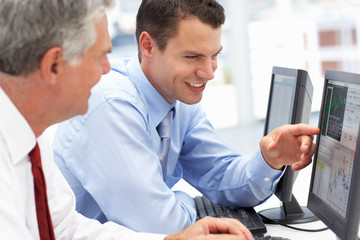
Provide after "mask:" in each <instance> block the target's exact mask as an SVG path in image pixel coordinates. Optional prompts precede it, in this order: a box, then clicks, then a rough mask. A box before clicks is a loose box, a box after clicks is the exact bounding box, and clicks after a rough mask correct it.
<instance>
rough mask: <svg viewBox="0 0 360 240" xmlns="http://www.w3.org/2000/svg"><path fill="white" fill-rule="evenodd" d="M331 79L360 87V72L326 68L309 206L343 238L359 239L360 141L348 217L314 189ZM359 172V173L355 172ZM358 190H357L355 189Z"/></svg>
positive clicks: (355, 157)
mask: <svg viewBox="0 0 360 240" xmlns="http://www.w3.org/2000/svg"><path fill="white" fill-rule="evenodd" d="M329 80H334V81H340V82H344V83H349V84H357V85H359V87H360V74H355V73H348V72H341V71H334V70H326V73H325V79H324V85H323V95H322V102H321V109H320V114H319V122H318V126H319V128H320V133H319V134H318V136H317V139H316V145H317V148H316V151H315V153H314V158H313V168H312V174H311V181H310V188H309V195H308V203H307V205H308V208H309V209H310V210H311V211H312V212H313V213H314V214H315V215H316V216H317V217H318V218H319V219H320V220H321V221H322V222H323V223H324V224H325V225H327V226H328V227H329V228H330V229H331V230H332V231H333V232H334V233H335V234H336V235H337V236H338V237H339V238H340V239H341V240H355V239H358V237H357V236H358V230H359V217H360V214H359V213H360V204H356V202H358V201H359V200H360V174H359V173H360V163H359V158H360V155H359V151H358V150H359V149H360V141H358V142H357V144H356V152H355V156H354V168H353V173H352V182H351V185H350V191H349V193H350V195H349V200H348V201H349V202H348V208H347V210H346V217H345V218H344V217H343V216H341V215H340V214H339V213H337V212H336V211H335V210H333V209H332V208H331V207H330V206H329V205H328V204H326V203H325V202H324V201H322V200H321V199H320V198H319V197H318V196H317V195H315V194H314V193H313V191H312V189H313V187H314V178H315V171H316V163H317V156H318V146H319V141H320V135H321V129H322V128H321V127H322V122H323V118H324V114H323V113H324V110H325V107H326V96H327V95H326V94H327V86H328V83H329ZM359 133H360V128H359V129H358V134H359ZM355 173H357V174H355ZM356 189H357V190H358V191H355V190H356Z"/></svg>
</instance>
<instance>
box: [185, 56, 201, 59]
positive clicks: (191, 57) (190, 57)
mask: <svg viewBox="0 0 360 240" xmlns="http://www.w3.org/2000/svg"><path fill="white" fill-rule="evenodd" d="M197 57H198V56H186V58H189V59H193V58H197Z"/></svg>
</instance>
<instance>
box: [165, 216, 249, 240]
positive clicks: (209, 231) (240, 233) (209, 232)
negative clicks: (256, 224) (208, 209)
mask: <svg viewBox="0 0 360 240" xmlns="http://www.w3.org/2000/svg"><path fill="white" fill-rule="evenodd" d="M183 239H184V240H185V239H186V240H197V239H202V240H215V239H216V240H222V239H224V240H225V239H228V240H253V239H254V238H253V236H252V234H251V232H250V231H249V229H247V228H246V227H245V226H244V225H243V224H242V223H240V222H239V221H238V220H236V219H229V218H213V217H205V218H203V219H200V220H199V221H196V222H195V223H194V224H193V225H191V226H190V227H188V228H186V229H185V230H183V231H181V232H179V233H177V234H173V235H169V236H167V237H166V238H165V240H183Z"/></svg>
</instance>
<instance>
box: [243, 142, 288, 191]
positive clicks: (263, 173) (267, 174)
mask: <svg viewBox="0 0 360 240" xmlns="http://www.w3.org/2000/svg"><path fill="white" fill-rule="evenodd" d="M252 162H253V164H251V166H252V167H251V168H250V176H252V178H253V179H254V180H255V182H258V183H263V184H265V185H267V184H269V187H270V186H271V187H270V189H274V188H275V186H276V184H277V183H278V182H279V180H280V178H281V177H282V175H283V174H284V171H285V169H286V167H285V168H284V169H282V170H276V169H273V168H272V167H270V166H269V164H267V162H266V161H265V159H264V158H263V156H262V154H261V151H260V148H258V149H257V150H256V152H255V155H254V158H253V160H252Z"/></svg>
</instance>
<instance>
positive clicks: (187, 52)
mask: <svg viewBox="0 0 360 240" xmlns="http://www.w3.org/2000/svg"><path fill="white" fill-rule="evenodd" d="M222 49H223V46H221V48H220V49H219V51H217V52H216V53H215V54H214V55H218V54H219V53H220V52H221V51H222ZM183 54H184V55H197V56H200V57H204V56H205V55H204V54H202V53H199V52H195V51H184V52H183ZM214 55H213V56H214Z"/></svg>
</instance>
